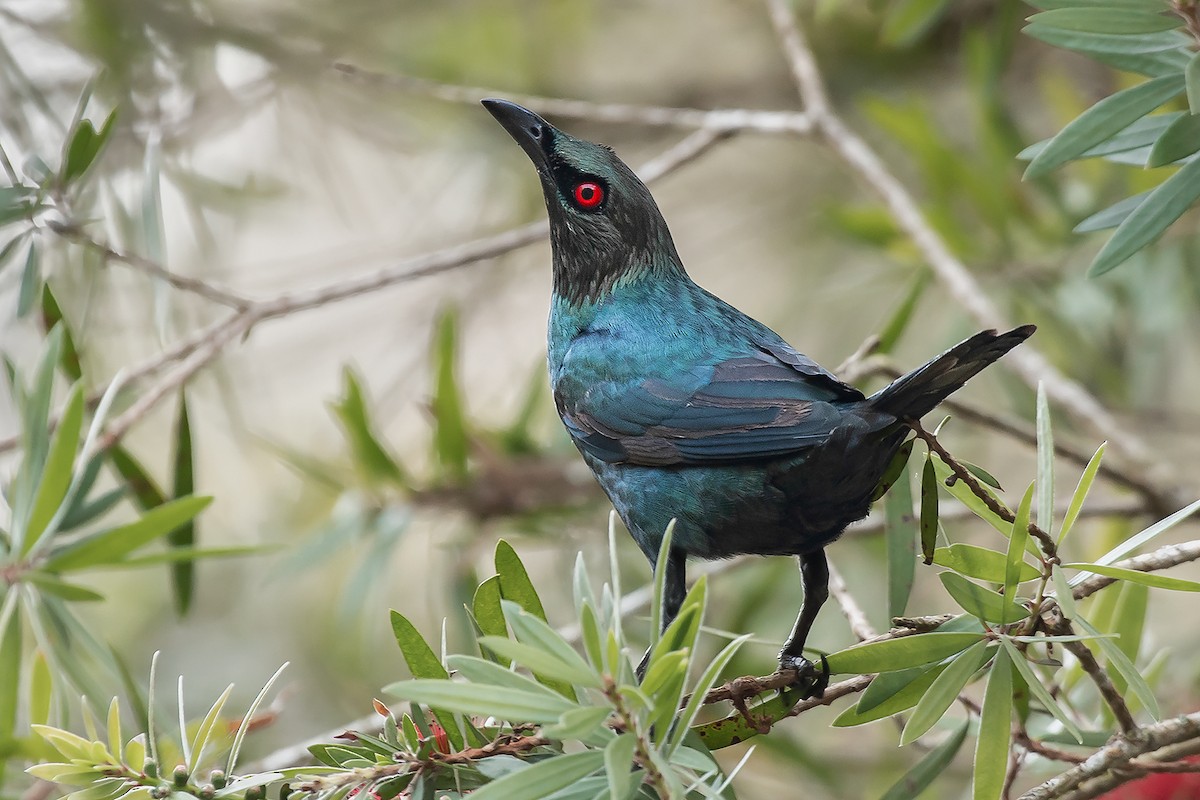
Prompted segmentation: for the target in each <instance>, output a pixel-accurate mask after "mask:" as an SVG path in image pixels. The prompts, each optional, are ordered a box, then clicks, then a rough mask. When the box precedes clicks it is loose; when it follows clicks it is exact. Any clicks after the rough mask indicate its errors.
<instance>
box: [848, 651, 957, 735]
mask: <svg viewBox="0 0 1200 800" xmlns="http://www.w3.org/2000/svg"><path fill="white" fill-rule="evenodd" d="M945 669H946V664H934V665H933V666H928V667H914V668H912V669H906V670H899V671H897V672H881V673H880V674H879V675H877V676H875V680H873V681H871V683H870V685H868V686H867V689H868V690H870V689H871V688H872V687H874V686H875V685H876V684H877V683H878V684H880V685H883V684H884V683H886V684H887V687H886V689H885V690H883V691H879V692H877V693H876V694H875V695H873V696H872V697H871V698H870V700H869V701H868V696H867V694H866V693H865V692H864V694H863V696H862V697H861V698H859V701H858V704H857V705H854V706H851V707H850V708H847V709H846V710H845V711H843V712H842V713H841V714H839V715H838V717H837V719H835V720H834V721H833V726H834V727H835V728H850V727H854V726H856V725H865V724H866V723H868V722H875V721H877V720H881V719H884V718H885V717H890V716H892V715H893V714H899V713H900V712H901V711H907V710H908V709H910V708H912V707H913V706H915V705H916V704H917V703H918V702H920V700H921V698H922V697H924V696H925V692H926V691H927V690H928V689H929V687H930V686H932V685H933V682H934V681H935V680H937V677H938V676H939V675H941V674H942V671H943V670H945ZM892 678H901V679H903V680H901V681H892V680H889V679H892ZM881 682H882V683H881Z"/></svg>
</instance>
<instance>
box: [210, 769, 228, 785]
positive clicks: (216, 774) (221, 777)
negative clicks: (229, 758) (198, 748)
mask: <svg viewBox="0 0 1200 800" xmlns="http://www.w3.org/2000/svg"><path fill="white" fill-rule="evenodd" d="M208 780H209V781H210V782H211V783H212V785H213V787H214V788H216V789H224V788H225V784H226V783H227V781H226V780H225V773H224V772H222V771H221V770H219V769H214V770H213V771H212V772H210V773H209V775H208Z"/></svg>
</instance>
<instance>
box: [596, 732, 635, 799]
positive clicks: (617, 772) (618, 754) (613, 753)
mask: <svg viewBox="0 0 1200 800" xmlns="http://www.w3.org/2000/svg"><path fill="white" fill-rule="evenodd" d="M636 747H637V737H636V736H634V735H633V734H632V733H622V734H621V735H620V736H618V737H616V738H615V739H613V740H612V741H611V742H609V743H608V745H607V746H606V747H605V748H604V772H605V774H606V775H607V776H608V796H609V800H625V798H627V797H629V794H630V792H632V791H633V786H634V783H635V782H636V781H639V780H640V771H639V770H636V769H634V767H635V764H634V763H633V751H634V749H635V748H636Z"/></svg>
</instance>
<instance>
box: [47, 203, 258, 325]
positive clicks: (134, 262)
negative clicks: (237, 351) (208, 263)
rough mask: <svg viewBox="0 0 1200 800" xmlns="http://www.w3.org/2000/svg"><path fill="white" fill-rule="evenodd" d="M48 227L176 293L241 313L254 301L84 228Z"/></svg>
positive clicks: (54, 225) (56, 224)
mask: <svg viewBox="0 0 1200 800" xmlns="http://www.w3.org/2000/svg"><path fill="white" fill-rule="evenodd" d="M48 227H49V228H50V230H51V231H53V232H54V233H56V234H58V235H59V236H61V237H62V238H64V239H66V240H67V241H71V242H75V243H76V244H79V245H82V246H84V247H86V248H88V249H89V250H92V251H93V252H95V253H97V254H98V255H99V256H100V257H101V258H102V259H104V260H105V261H106V262H108V261H115V262H118V263H121V264H125V265H127V266H130V267H133V268H134V269H136V270H138V271H139V272H143V273H145V274H147V275H149V276H151V277H153V278H155V279H157V280H161V281H163V282H164V283H167V284H169V285H170V286H174V287H175V288H176V289H180V290H182V291H185V292H189V293H191V294H194V295H197V296H199V297H203V298H205V299H207V300H211V301H213V302H214V303H219V304H221V305H223V306H229V307H230V308H234V309H238V310H245V309H246V308H248V307H249V306H250V304H251V301H250V298H248V297H243V296H242V295H240V294H237V293H236V292H232V291H230V290H228V289H222V288H220V287H217V286H213V285H212V284H209V283H206V282H205V281H202V280H198V279H196V278H189V277H187V276H185V275H179V274H177V273H175V272H171V271H170V270H168V269H167V268H166V267H164V266H163V265H161V264H159V263H158V262H156V261H153V260H151V259H149V258H145V257H144V256H140V255H138V254H136V253H126V252H121V251H119V250H117V249H115V248H114V247H112V246H111V245H108V244H105V243H104V242H102V241H100V240H98V239H95V238H93V237H92V236H90V235H88V233H87V232H86V231H84V230H83V228H82V227H80V226H79V225H77V224H75V223H62V222H50V223H49V225H48Z"/></svg>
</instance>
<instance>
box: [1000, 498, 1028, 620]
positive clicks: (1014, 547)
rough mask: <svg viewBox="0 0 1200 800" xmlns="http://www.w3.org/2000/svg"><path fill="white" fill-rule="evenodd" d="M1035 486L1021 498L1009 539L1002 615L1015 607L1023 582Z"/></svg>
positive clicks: (1004, 618) (1020, 616)
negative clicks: (1022, 571)
mask: <svg viewBox="0 0 1200 800" xmlns="http://www.w3.org/2000/svg"><path fill="white" fill-rule="evenodd" d="M1035 485H1036V484H1030V485H1029V488H1028V489H1026V490H1025V496H1024V497H1022V498H1021V504H1020V505H1018V506H1017V514H1016V519H1015V520H1014V521H1013V528H1012V535H1011V536H1009V537H1008V558H1007V563H1006V565H1005V569H1004V603H1005V606H1004V610H1002V612H1001V613H1002V614H1007V613H1008V609H1009V608H1011V607H1012V606H1013V605H1014V603H1013V600H1014V598H1016V596H1017V584H1018V583H1020V582H1021V565H1022V564H1024V563H1025V544H1026V542H1027V541H1028V539H1029V507H1030V505H1031V504H1032V503H1033V491H1034V487H1035ZM1022 611H1024V609H1022ZM1027 616H1028V613H1027V612H1026V613H1022V614H1019V615H1018V616H1017V617H1016V619H1024V618H1025V617H1027ZM1012 621H1014V620H1010V619H1008V618H1007V617H1006V616H1002V617H1001V618H1000V622H1001V624H1007V623H1009V622H1012Z"/></svg>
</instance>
